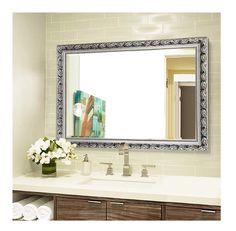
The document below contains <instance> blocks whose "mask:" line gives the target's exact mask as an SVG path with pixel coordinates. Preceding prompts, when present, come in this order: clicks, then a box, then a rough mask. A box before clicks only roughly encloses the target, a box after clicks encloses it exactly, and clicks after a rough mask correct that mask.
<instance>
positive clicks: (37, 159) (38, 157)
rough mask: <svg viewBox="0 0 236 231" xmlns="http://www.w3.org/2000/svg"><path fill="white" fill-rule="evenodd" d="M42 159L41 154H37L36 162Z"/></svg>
mask: <svg viewBox="0 0 236 231" xmlns="http://www.w3.org/2000/svg"><path fill="white" fill-rule="evenodd" d="M40 159H41V156H40V155H38V154H37V155H35V162H36V163H37V162H39V160H40Z"/></svg>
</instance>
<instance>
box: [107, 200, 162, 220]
mask: <svg viewBox="0 0 236 231" xmlns="http://www.w3.org/2000/svg"><path fill="white" fill-rule="evenodd" d="M107 220H161V205H159V204H156V203H152V204H151V203H145V202H144V203H139V202H127V201H124V202H123V201H108V202H107Z"/></svg>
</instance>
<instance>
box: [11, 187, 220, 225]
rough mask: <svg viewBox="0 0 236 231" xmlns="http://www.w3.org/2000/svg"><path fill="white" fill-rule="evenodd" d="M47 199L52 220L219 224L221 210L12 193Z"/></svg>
mask: <svg viewBox="0 0 236 231" xmlns="http://www.w3.org/2000/svg"><path fill="white" fill-rule="evenodd" d="M14 193H16V194H18V196H19V197H22V196H24V195H25V196H30V195H40V196H49V197H50V198H52V199H53V201H54V220H220V213H221V211H220V206H212V205H196V204H185V203H171V202H154V201H144V200H129V199H117V198H103V197H90V196H76V195H63V194H53V193H51V194H49V193H38V192H24V191H14V192H13V194H14Z"/></svg>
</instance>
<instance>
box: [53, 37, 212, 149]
mask: <svg viewBox="0 0 236 231" xmlns="http://www.w3.org/2000/svg"><path fill="white" fill-rule="evenodd" d="M191 45H193V46H195V45H198V46H199V60H198V68H199V76H198V78H199V89H198V90H199V112H198V113H199V115H198V117H199V125H200V126H199V127H200V128H199V129H200V132H199V136H200V137H199V140H200V143H198V144H194V145H193V144H188V142H187V141H182V140H181V141H177V142H176V141H175V142H173V141H171V140H166V141H164V142H163V141H162V142H160V141H159V140H152V141H150V142H149V141H147V140H145V141H137V140H127V141H126V142H127V143H128V144H129V147H130V148H131V149H135V150H161V151H169V150H174V151H177V150H179V151H206V150H208V39H207V38H206V37H194V38H177V39H163V40H141V41H122V42H103V43H87V44H69V45H58V46H57V100H56V115H57V116H56V133H57V138H60V137H65V95H64V94H65V90H64V89H65V86H64V84H65V80H64V65H65V64H64V57H65V53H66V52H68V51H73V52H78V53H80V52H96V51H103V50H106V51H107V50H110V51H119V50H122V49H126V50H129V49H130V50H132V49H135V50H138V49H140V50H141V49H145V48H146V47H147V48H150V47H153V48H154V49H161V48H164V47H165V46H168V48H170V47H173V48H181V47H185V46H189V47H191ZM70 141H71V142H74V143H77V144H78V146H79V147H86V148H109V149H116V148H119V146H120V144H121V143H122V142H124V140H119V139H114V140H110V139H109V140H106V139H100V140H96V139H94V140H83V139H81V140H80V139H71V140H70Z"/></svg>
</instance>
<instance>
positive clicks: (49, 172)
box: [42, 161, 57, 176]
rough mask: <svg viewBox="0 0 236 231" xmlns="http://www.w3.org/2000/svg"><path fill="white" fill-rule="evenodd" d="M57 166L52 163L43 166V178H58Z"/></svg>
mask: <svg viewBox="0 0 236 231" xmlns="http://www.w3.org/2000/svg"><path fill="white" fill-rule="evenodd" d="M56 173H57V164H56V162H55V161H51V162H50V163H49V164H42V176H56Z"/></svg>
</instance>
